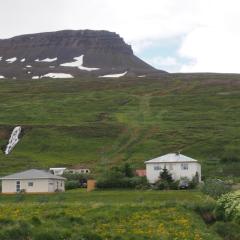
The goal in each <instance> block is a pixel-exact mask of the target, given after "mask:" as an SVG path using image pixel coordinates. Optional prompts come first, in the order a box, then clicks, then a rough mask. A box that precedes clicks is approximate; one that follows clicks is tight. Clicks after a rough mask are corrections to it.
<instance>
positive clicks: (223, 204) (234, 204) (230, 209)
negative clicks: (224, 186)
mask: <svg viewBox="0 0 240 240" xmlns="http://www.w3.org/2000/svg"><path fill="white" fill-rule="evenodd" d="M215 212H216V216H217V218H219V219H223V220H234V221H236V222H237V223H240V190H239V191H236V192H232V193H228V194H224V195H223V196H221V197H220V198H219V199H218V200H217V205H216V209H215Z"/></svg>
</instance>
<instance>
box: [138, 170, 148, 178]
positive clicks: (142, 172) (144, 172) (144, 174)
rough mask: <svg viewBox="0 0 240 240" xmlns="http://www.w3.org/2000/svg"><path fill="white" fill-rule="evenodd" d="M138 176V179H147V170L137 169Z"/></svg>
mask: <svg viewBox="0 0 240 240" xmlns="http://www.w3.org/2000/svg"><path fill="white" fill-rule="evenodd" d="M136 175H137V176H138V177H146V170H145V169H137V170H136Z"/></svg>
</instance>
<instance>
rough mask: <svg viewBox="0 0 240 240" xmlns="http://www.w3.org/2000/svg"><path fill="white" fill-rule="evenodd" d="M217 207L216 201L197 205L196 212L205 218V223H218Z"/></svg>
mask: <svg viewBox="0 0 240 240" xmlns="http://www.w3.org/2000/svg"><path fill="white" fill-rule="evenodd" d="M215 207H216V203H215V201H206V202H202V203H198V204H195V206H194V210H195V211H196V212H197V213H198V214H199V215H200V216H201V217H202V218H203V220H204V222H205V223H208V224H209V223H213V222H215V221H216V216H215V214H214V210H215Z"/></svg>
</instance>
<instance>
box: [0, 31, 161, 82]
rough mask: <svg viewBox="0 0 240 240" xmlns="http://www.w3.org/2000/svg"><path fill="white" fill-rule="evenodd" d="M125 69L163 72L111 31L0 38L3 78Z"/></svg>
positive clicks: (134, 72) (129, 72)
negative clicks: (148, 62) (137, 54)
mask: <svg viewBox="0 0 240 240" xmlns="http://www.w3.org/2000/svg"><path fill="white" fill-rule="evenodd" d="M124 72H126V74H127V75H129V76H134V75H135V76H136V75H139V74H140V75H141V74H154V73H155V74H159V73H163V71H160V70H156V69H154V68H153V67H152V66H150V65H148V64H147V63H145V62H144V61H142V60H141V59H139V58H138V57H136V56H135V55H134V54H133V50H132V48H131V46H130V45H128V44H126V43H125V42H124V40H123V39H122V38H121V37H120V36H119V35H118V34H116V33H114V32H108V31H93V30H78V31H73V30H64V31H58V32H46V33H37V34H27V35H21V36H16V37H13V38H10V39H2V40H0V76H2V77H6V78H16V79H19V78H24V79H32V78H33V79H36V78H39V77H43V76H45V75H46V76H54V75H56V74H57V76H58V77H59V76H64V77H65V78H67V77H70V78H71V77H77V76H84V75H90V76H102V75H108V74H121V73H124ZM63 74H64V75H63ZM66 74H68V75H66Z"/></svg>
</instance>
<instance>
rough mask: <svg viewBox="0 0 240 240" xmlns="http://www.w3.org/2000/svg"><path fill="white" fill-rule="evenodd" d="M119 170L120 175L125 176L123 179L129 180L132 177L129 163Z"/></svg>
mask: <svg viewBox="0 0 240 240" xmlns="http://www.w3.org/2000/svg"><path fill="white" fill-rule="evenodd" d="M121 170H122V173H123V174H124V175H125V177H130V178H131V177H133V176H134V173H133V169H132V166H131V165H130V164H129V163H125V164H124V165H123V166H122V169H121Z"/></svg>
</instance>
